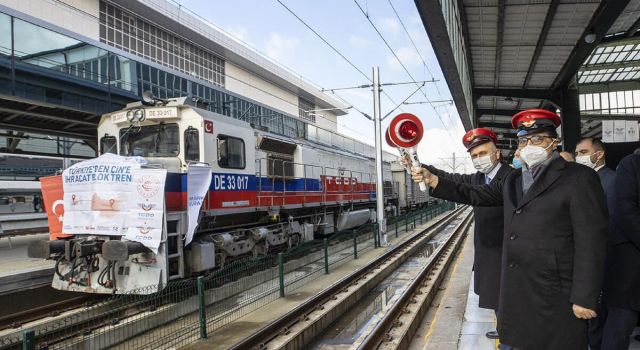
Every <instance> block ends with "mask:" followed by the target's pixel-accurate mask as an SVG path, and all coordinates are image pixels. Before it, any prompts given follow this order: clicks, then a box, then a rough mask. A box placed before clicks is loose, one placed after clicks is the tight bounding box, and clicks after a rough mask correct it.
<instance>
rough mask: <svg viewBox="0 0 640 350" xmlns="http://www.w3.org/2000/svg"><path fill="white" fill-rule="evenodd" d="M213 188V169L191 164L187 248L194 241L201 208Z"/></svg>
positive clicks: (188, 176)
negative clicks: (210, 188)
mask: <svg viewBox="0 0 640 350" xmlns="http://www.w3.org/2000/svg"><path fill="white" fill-rule="evenodd" d="M209 186H211V168H210V167H209V166H202V165H194V164H189V168H188V169H187V216H188V217H189V228H188V229H187V235H186V238H185V244H184V245H185V246H186V245H188V244H189V243H191V241H192V240H193V233H194V232H195V231H196V228H197V227H198V218H199V217H200V207H201V206H202V203H203V202H204V199H205V197H206V195H207V192H209Z"/></svg>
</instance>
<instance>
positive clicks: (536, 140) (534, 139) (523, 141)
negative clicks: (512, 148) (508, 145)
mask: <svg viewBox="0 0 640 350" xmlns="http://www.w3.org/2000/svg"><path fill="white" fill-rule="evenodd" d="M544 139H553V137H551V136H546V135H533V136H529V137H524V136H523V137H518V146H521V147H523V146H526V145H527V143H528V142H529V141H531V144H532V145H534V146H538V145H540V144H542V142H543V141H544Z"/></svg>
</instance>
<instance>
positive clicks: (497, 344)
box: [493, 316, 500, 350]
mask: <svg viewBox="0 0 640 350" xmlns="http://www.w3.org/2000/svg"><path fill="white" fill-rule="evenodd" d="M493 325H494V326H495V327H493V328H495V329H498V320H497V319H496V316H493ZM496 350H500V339H496Z"/></svg>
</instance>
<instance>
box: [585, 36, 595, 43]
mask: <svg viewBox="0 0 640 350" xmlns="http://www.w3.org/2000/svg"><path fill="white" fill-rule="evenodd" d="M584 42H585V43H587V44H593V43H595V42H596V35H595V34H594V33H589V34H587V35H585V36H584Z"/></svg>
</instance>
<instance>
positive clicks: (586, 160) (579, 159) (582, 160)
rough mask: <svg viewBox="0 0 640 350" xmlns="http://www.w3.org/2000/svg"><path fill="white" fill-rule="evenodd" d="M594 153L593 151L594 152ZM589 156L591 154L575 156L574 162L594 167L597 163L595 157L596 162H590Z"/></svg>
mask: <svg viewBox="0 0 640 350" xmlns="http://www.w3.org/2000/svg"><path fill="white" fill-rule="evenodd" d="M594 154H595V153H594ZM591 156H592V155H588V156H577V157H576V163H578V164H582V165H586V166H588V167H589V168H591V169H595V168H596V165H597V164H598V160H597V159H596V162H595V163H594V162H592V161H591Z"/></svg>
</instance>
